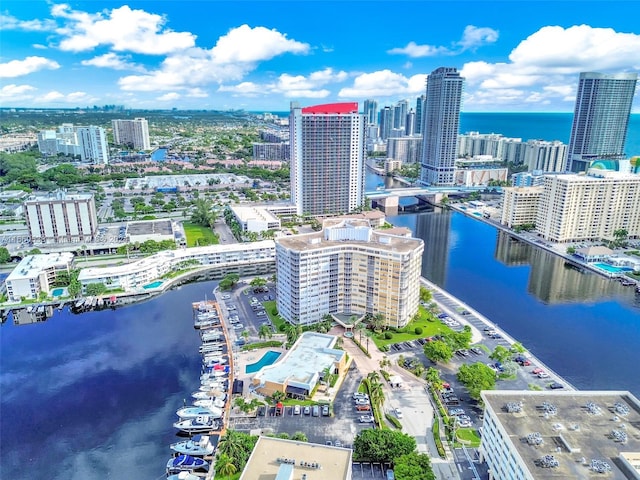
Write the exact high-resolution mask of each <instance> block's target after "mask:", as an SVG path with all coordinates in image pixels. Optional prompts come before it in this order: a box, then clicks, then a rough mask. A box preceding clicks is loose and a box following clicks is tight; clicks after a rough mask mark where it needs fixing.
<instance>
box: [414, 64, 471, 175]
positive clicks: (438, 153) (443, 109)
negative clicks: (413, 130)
mask: <svg viewBox="0 0 640 480" xmlns="http://www.w3.org/2000/svg"><path fill="white" fill-rule="evenodd" d="M463 84H464V79H463V78H462V77H461V76H460V73H458V71H457V70H456V69H455V68H452V67H440V68H438V69H436V70H434V71H433V72H431V73H430V74H429V76H428V77H427V91H426V99H425V105H424V111H423V112H422V128H421V130H422V142H423V143H422V170H421V172H420V182H421V183H422V184H424V185H453V183H454V170H455V166H454V163H455V160H456V150H457V148H456V147H457V141H458V129H459V125H460V106H461V102H462V87H463Z"/></svg>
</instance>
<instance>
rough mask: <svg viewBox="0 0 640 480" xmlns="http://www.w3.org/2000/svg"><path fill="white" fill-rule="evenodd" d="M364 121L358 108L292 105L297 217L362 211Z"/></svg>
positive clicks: (293, 195)
mask: <svg viewBox="0 0 640 480" xmlns="http://www.w3.org/2000/svg"><path fill="white" fill-rule="evenodd" d="M365 125H366V119H365V116H364V115H362V114H360V113H358V104H357V103H354V102H350V103H330V104H326V105H315V106H312V107H305V108H300V106H299V105H298V104H297V103H295V102H294V103H292V105H291V115H290V121H289V128H290V136H291V142H290V143H291V167H290V168H291V201H292V202H293V203H294V204H295V205H296V206H297V212H298V214H299V215H303V214H311V215H325V214H336V213H346V212H351V211H352V210H354V209H356V208H358V207H361V206H362V205H364V174H365V165H364V159H365V143H364V133H365Z"/></svg>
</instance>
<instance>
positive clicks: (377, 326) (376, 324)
mask: <svg viewBox="0 0 640 480" xmlns="http://www.w3.org/2000/svg"><path fill="white" fill-rule="evenodd" d="M369 322H370V323H371V328H373V329H374V330H375V331H376V332H378V331H380V330H382V329H383V328H384V327H385V325H386V323H387V321H386V319H385V318H384V315H383V314H382V313H376V314H375V315H373V316H372V317H371V318H370V320H369Z"/></svg>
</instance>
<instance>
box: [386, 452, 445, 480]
mask: <svg viewBox="0 0 640 480" xmlns="http://www.w3.org/2000/svg"><path fill="white" fill-rule="evenodd" d="M393 473H394V474H395V478H396V480H435V479H436V476H435V474H434V473H433V469H432V468H431V460H429V456H428V455H425V454H424V453H417V452H411V453H408V454H406V455H401V456H400V457H398V458H396V459H394V461H393Z"/></svg>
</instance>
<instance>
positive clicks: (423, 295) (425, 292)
mask: <svg viewBox="0 0 640 480" xmlns="http://www.w3.org/2000/svg"><path fill="white" fill-rule="evenodd" d="M432 298H433V295H432V293H431V290H429V289H428V288H427V287H424V286H422V285H421V286H420V301H421V302H427V303H428V302H430V301H431V299H432Z"/></svg>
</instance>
